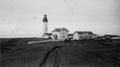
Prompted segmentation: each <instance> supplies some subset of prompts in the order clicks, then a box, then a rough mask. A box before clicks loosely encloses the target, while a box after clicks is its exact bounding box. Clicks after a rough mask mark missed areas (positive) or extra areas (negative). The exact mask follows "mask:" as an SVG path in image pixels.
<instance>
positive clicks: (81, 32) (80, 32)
mask: <svg viewBox="0 0 120 67" xmlns="http://www.w3.org/2000/svg"><path fill="white" fill-rule="evenodd" d="M74 33H78V34H83V33H88V34H93V33H92V32H91V31H75V32H74Z"/></svg>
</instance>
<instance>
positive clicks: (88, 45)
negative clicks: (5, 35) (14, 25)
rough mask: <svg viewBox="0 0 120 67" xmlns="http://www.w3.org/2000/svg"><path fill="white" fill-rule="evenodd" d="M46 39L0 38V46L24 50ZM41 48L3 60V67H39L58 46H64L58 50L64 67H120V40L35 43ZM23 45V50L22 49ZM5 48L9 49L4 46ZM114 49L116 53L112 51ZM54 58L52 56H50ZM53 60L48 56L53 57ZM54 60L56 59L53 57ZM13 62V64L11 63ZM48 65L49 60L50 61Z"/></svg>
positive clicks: (8, 56) (59, 61)
mask: <svg viewBox="0 0 120 67" xmlns="http://www.w3.org/2000/svg"><path fill="white" fill-rule="evenodd" d="M33 40H34V41H36V40H38V41H39V40H43V39H39V38H38V39H36V38H16V39H3V40H2V39H1V42H0V44H1V45H7V47H8V48H10V47H15V46H16V47H15V48H13V49H12V48H11V50H14V49H18V48H23V49H26V47H25V45H27V42H29V41H33ZM32 45H33V46H34V45H38V46H39V45H40V47H35V48H31V49H28V50H25V51H22V52H19V53H13V54H10V55H7V56H4V57H2V58H3V61H2V63H1V64H3V65H4V67H10V66H11V67H38V66H39V64H40V61H41V59H42V58H43V57H44V56H45V55H44V54H46V52H48V51H49V50H51V48H53V47H55V46H64V47H63V48H62V49H60V50H59V51H58V58H57V59H58V60H57V61H58V63H59V64H60V65H61V66H62V67H80V66H81V67H114V66H115V65H117V66H118V67H119V62H120V61H119V59H120V54H119V51H120V49H119V48H120V47H119V45H120V40H112V41H101V40H80V41H67V42H62V41H60V42H48V43H37V44H32ZM20 46H21V47H20ZM5 47H6V46H5ZM112 49H113V50H112ZM51 57H52V56H51ZM51 57H48V59H49V58H51ZM52 58H54V57H52ZM11 61H12V63H11ZM47 62H49V60H47Z"/></svg>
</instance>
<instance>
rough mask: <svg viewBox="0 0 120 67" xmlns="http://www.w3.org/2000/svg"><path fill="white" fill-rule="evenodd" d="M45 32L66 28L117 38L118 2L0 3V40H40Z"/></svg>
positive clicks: (15, 0)
mask: <svg viewBox="0 0 120 67" xmlns="http://www.w3.org/2000/svg"><path fill="white" fill-rule="evenodd" d="M44 14H47V15H48V24H49V25H48V28H49V32H51V31H52V30H53V29H54V28H58V27H66V28H68V30H69V31H70V33H73V32H74V31H80V30H82V31H83V30H90V31H92V32H94V33H96V34H120V31H119V29H120V20H119V19H120V1H119V0H0V37H11V36H12V37H14V36H19V37H22V36H41V35H42V32H43V23H42V18H43V15H44Z"/></svg>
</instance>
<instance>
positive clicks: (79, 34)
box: [73, 31, 94, 40]
mask: <svg viewBox="0 0 120 67" xmlns="http://www.w3.org/2000/svg"><path fill="white" fill-rule="evenodd" d="M93 36H94V34H93V33H92V32H91V31H75V32H74V33H73V39H74V40H82V39H92V37H93Z"/></svg>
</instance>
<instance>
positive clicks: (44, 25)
mask: <svg viewBox="0 0 120 67" xmlns="http://www.w3.org/2000/svg"><path fill="white" fill-rule="evenodd" d="M42 21H43V34H45V33H48V19H47V15H46V14H45V15H44V18H43V20H42Z"/></svg>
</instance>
